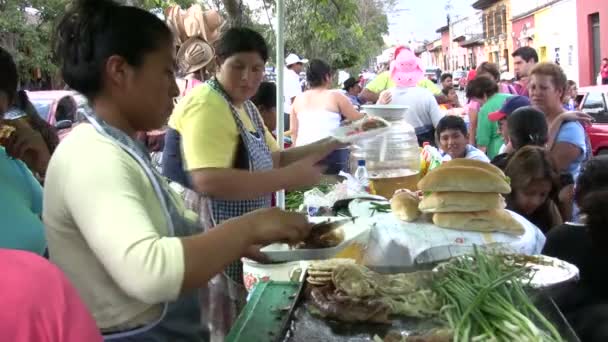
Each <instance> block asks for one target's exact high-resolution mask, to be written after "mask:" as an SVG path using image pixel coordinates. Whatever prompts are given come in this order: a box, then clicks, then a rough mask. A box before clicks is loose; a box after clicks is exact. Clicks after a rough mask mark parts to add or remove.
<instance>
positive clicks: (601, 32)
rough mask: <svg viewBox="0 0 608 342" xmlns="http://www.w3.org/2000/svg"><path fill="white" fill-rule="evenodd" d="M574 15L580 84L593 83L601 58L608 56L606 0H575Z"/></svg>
mask: <svg viewBox="0 0 608 342" xmlns="http://www.w3.org/2000/svg"><path fill="white" fill-rule="evenodd" d="M576 16H577V25H578V60H579V80H580V85H581V86H588V85H593V84H595V79H596V76H597V74H598V73H599V66H600V63H601V61H602V58H608V1H606V0H599V1H598V0H577V2H576Z"/></svg>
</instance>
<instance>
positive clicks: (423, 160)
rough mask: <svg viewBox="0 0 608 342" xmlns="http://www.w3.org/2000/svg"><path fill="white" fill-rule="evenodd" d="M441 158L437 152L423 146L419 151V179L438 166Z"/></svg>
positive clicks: (430, 147)
mask: <svg viewBox="0 0 608 342" xmlns="http://www.w3.org/2000/svg"><path fill="white" fill-rule="evenodd" d="M442 162H443V157H441V153H439V150H438V149H437V148H435V147H433V146H431V145H425V146H423V147H422V149H421V150H420V177H421V178H422V177H424V176H425V175H426V174H427V173H428V172H429V171H431V170H433V169H435V168H436V167H438V166H440V165H441V163H442Z"/></svg>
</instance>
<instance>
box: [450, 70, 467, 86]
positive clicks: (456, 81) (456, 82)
mask: <svg viewBox="0 0 608 342" xmlns="http://www.w3.org/2000/svg"><path fill="white" fill-rule="evenodd" d="M467 75H468V74H467V72H466V71H463V70H457V71H454V72H453V73H452V86H453V87H454V88H459V89H460V90H463V89H464V88H465V87H466V85H465V87H463V86H462V85H461V80H462V79H464V80H465V82H466V80H467Z"/></svg>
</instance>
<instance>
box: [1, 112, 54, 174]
mask: <svg viewBox="0 0 608 342" xmlns="http://www.w3.org/2000/svg"><path fill="white" fill-rule="evenodd" d="M10 125H11V126H13V127H15V131H14V132H13V134H12V135H11V136H10V137H9V138H8V139H7V140H6V141H4V142H3V145H4V147H5V149H6V152H7V154H8V155H9V156H11V157H13V158H15V159H20V160H22V161H23V162H24V163H25V164H26V165H27V166H28V167H29V168H30V169H31V170H32V171H34V172H36V173H38V174H39V175H41V176H43V175H44V174H45V173H46V168H47V166H48V163H49V160H50V159H51V153H50V151H49V149H48V146H47V144H46V142H45V141H44V138H43V137H42V135H41V134H40V133H39V132H38V131H36V130H34V129H33V128H31V127H30V126H29V125H28V124H27V123H25V122H21V121H20V120H15V121H12V122H10Z"/></svg>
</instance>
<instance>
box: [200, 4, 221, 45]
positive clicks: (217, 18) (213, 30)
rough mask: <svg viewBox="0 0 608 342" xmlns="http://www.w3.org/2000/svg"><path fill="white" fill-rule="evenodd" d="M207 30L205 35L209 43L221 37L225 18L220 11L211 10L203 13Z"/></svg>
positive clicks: (204, 32)
mask: <svg viewBox="0 0 608 342" xmlns="http://www.w3.org/2000/svg"><path fill="white" fill-rule="evenodd" d="M203 19H204V23H205V30H204V31H203V36H204V37H205V40H206V41H207V42H208V43H213V42H215V41H216V40H218V38H219V37H220V31H221V29H222V27H223V26H224V23H225V22H224V19H222V16H221V15H220V13H219V12H218V11H215V10H211V11H205V13H203Z"/></svg>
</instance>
